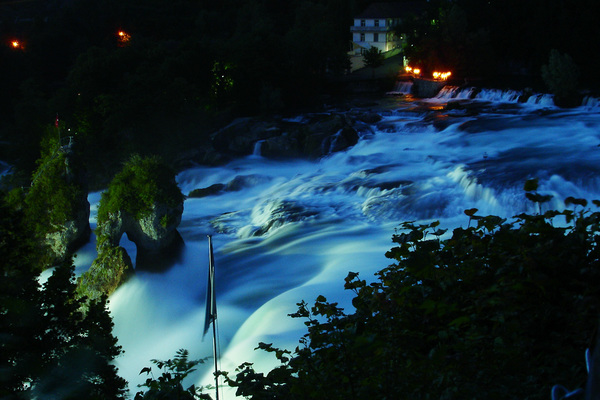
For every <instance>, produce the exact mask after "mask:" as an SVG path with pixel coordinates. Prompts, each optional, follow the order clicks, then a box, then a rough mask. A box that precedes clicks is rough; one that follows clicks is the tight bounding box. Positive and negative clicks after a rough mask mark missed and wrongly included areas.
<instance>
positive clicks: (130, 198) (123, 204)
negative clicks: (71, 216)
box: [98, 155, 183, 225]
mask: <svg viewBox="0 0 600 400" xmlns="http://www.w3.org/2000/svg"><path fill="white" fill-rule="evenodd" d="M174 177H175V173H174V171H173V170H172V169H171V168H169V166H167V165H166V164H165V163H163V162H162V161H161V160H160V158H158V157H156V156H153V157H145V158H144V157H141V156H139V155H133V156H132V157H131V158H130V159H129V161H127V162H126V163H125V164H124V166H123V169H122V170H121V172H119V173H118V174H117V175H116V176H115V177H114V178H113V180H112V181H111V183H110V185H109V186H108V188H107V190H106V191H105V192H104V193H102V198H101V200H100V204H99V205H98V224H99V225H100V224H101V223H103V222H105V221H107V220H108V219H109V218H110V217H109V214H114V213H117V212H119V211H121V212H126V213H128V214H130V215H132V216H133V217H134V218H136V219H140V218H142V217H143V216H146V215H148V214H149V213H150V212H151V211H152V209H153V207H154V205H155V204H165V205H167V206H171V207H177V206H178V205H180V204H181V203H182V202H183V194H182V193H181V190H180V189H179V187H178V186H177V183H176V182H175V178H174Z"/></svg>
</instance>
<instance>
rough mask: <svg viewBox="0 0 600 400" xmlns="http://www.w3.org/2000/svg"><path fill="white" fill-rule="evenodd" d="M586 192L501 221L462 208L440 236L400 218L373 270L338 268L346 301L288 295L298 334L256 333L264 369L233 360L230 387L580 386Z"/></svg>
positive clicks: (373, 391)
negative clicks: (369, 278)
mask: <svg viewBox="0 0 600 400" xmlns="http://www.w3.org/2000/svg"><path fill="white" fill-rule="evenodd" d="M535 186H536V185H535V184H533V186H530V187H529V188H528V190H529V193H528V194H529V195H530V196H528V197H530V198H531V197H535V201H538V202H539V201H541V203H540V205H541V204H542V203H543V202H545V201H546V199H545V198H543V196H542V195H539V194H538V193H537V192H536V189H537V188H536V187H535ZM536 195H538V196H541V197H539V198H538V197H536ZM586 204H587V202H585V201H584V200H581V199H573V198H569V199H568V201H567V205H570V206H575V207H576V208H578V209H579V211H573V210H564V211H561V212H559V211H548V212H545V213H543V214H541V213H540V214H537V215H527V214H522V215H518V216H516V217H515V218H514V220H513V221H512V222H508V221H507V220H505V219H502V218H499V217H496V216H486V217H480V216H477V215H476V212H477V210H476V209H472V210H467V211H466V212H465V213H466V214H467V215H468V216H469V221H470V223H469V225H471V223H473V225H474V226H469V227H467V228H457V229H455V230H454V231H453V232H452V234H451V236H450V237H449V238H448V239H444V240H442V239H441V238H440V237H441V236H442V235H444V233H445V230H441V229H440V228H439V226H438V225H439V224H438V223H437V222H434V223H430V224H424V225H417V224H414V223H411V222H407V223H404V224H402V227H401V229H400V230H399V231H398V233H397V234H395V235H394V236H393V242H394V243H395V244H396V246H395V247H393V248H392V249H391V250H390V251H389V252H388V253H387V254H386V256H387V257H388V258H390V259H392V260H394V261H395V263H394V264H392V265H390V266H389V267H387V268H384V269H383V270H381V271H379V272H378V273H377V276H378V279H377V281H375V282H373V283H367V282H366V281H365V280H361V279H359V276H358V273H350V274H349V275H348V277H347V278H346V282H345V288H346V289H348V290H351V291H353V292H354V295H355V297H354V299H353V301H352V303H353V305H354V307H355V310H354V312H353V313H349V314H347V313H344V312H343V310H341V309H340V308H339V307H338V306H337V304H336V303H331V302H328V301H327V300H326V299H325V298H324V297H323V296H320V297H319V298H317V300H316V302H315V304H314V306H312V307H309V306H308V305H307V304H306V303H304V302H302V303H300V304H299V309H298V312H297V313H295V314H293V315H292V317H300V318H304V319H306V322H305V324H306V326H307V327H308V333H307V334H306V335H305V336H304V337H303V338H302V340H301V341H300V342H301V346H300V347H298V348H296V350H295V351H294V352H291V351H288V350H281V349H276V348H273V347H272V346H271V345H270V344H264V343H261V344H260V345H259V348H260V349H262V350H266V351H268V352H272V353H274V355H275V356H276V357H277V359H278V360H279V361H280V362H281V365H280V366H279V367H277V368H274V369H273V370H271V371H270V372H268V373H267V374H266V375H265V374H263V373H259V372H256V371H255V370H254V369H253V367H252V365H251V364H249V363H245V364H243V365H241V366H240V367H239V368H238V370H237V374H236V376H235V377H230V376H227V377H228V380H229V383H230V385H232V386H234V387H237V393H238V394H239V395H243V396H247V397H248V398H251V399H255V400H257V399H281V398H285V399H296V398H297V399H321V398H327V399H348V398H382V399H392V398H410V399H467V398H468V399H490V398H493V399H508V398H514V399H546V398H548V396H549V393H550V389H551V387H552V386H553V385H554V384H556V383H561V384H564V385H565V386H566V387H572V388H576V387H582V386H583V385H584V382H585V379H586V369H585V363H584V361H583V354H584V352H585V350H586V348H588V347H590V343H591V341H592V340H593V338H594V332H595V330H596V328H597V325H598V315H599V312H600V292H599V291H600V289H599V288H600V265H599V263H600V254H599V253H598V251H599V248H600V247H599V244H600V243H599V238H598V231H599V229H600V213H598V212H591V211H589V210H586V209H584V208H583V207H585V205H586ZM598 204H600V203H598ZM225 375H228V374H227V373H225Z"/></svg>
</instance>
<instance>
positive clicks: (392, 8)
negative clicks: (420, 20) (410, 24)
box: [354, 1, 425, 19]
mask: <svg viewBox="0 0 600 400" xmlns="http://www.w3.org/2000/svg"><path fill="white" fill-rule="evenodd" d="M424 10H425V3H424V2H423V1H403V2H396V3H373V4H371V5H370V6H368V7H367V8H366V9H365V10H364V11H363V12H362V13H360V14H359V15H357V16H356V17H354V18H357V19H358V18H360V19H375V18H377V19H384V18H402V17H406V16H407V15H410V14H421V13H422V12H423V11H424Z"/></svg>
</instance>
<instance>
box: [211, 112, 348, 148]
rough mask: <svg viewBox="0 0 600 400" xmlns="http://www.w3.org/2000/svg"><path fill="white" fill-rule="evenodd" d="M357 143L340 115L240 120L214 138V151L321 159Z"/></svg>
mask: <svg viewBox="0 0 600 400" xmlns="http://www.w3.org/2000/svg"><path fill="white" fill-rule="evenodd" d="M357 142H358V133H357V132H356V130H355V129H354V128H353V127H352V125H351V124H350V122H349V121H348V119H347V118H346V116H345V115H344V114H341V113H321V114H309V115H306V116H304V117H302V118H301V119H283V118H275V117H274V118H240V119H237V120H235V121H234V122H232V123H231V124H229V125H228V126H226V127H225V128H223V129H221V130H219V131H217V132H215V133H214V134H213V135H212V144H213V147H214V149H215V150H216V151H217V152H219V153H220V154H222V155H223V156H225V157H229V158H234V157H238V156H242V155H250V154H258V155H261V156H263V157H268V158H294V157H305V158H319V157H322V156H325V155H327V154H330V153H332V152H336V151H341V150H344V149H346V148H348V147H350V146H353V145H355V144H356V143H357Z"/></svg>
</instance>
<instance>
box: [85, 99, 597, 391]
mask: <svg viewBox="0 0 600 400" xmlns="http://www.w3.org/2000/svg"><path fill="white" fill-rule="evenodd" d="M461 96H462V98H466V97H472V96H471V95H470V96H466V95H464V93H462V92H459V91H457V90H455V89H447V90H445V91H443V92H442V93H440V95H438V97H437V98H434V99H428V100H422V101H410V100H405V97H388V98H387V99H386V100H385V106H384V107H377V106H375V107H373V106H372V107H370V108H369V111H370V112H377V113H379V114H380V115H381V116H382V119H381V121H379V122H377V123H373V124H367V123H363V124H358V125H357V127H358V131H359V136H360V140H359V142H358V144H356V145H355V146H353V147H351V148H349V149H348V150H346V151H344V152H339V153H335V154H331V155H329V156H327V157H324V158H322V159H320V160H316V161H307V160H285V161H282V160H279V161H277V160H268V159H266V158H263V157H261V156H260V155H252V156H248V157H246V158H241V159H238V160H236V161H234V162H231V163H229V164H227V165H224V166H220V167H197V168H191V169H188V170H186V171H183V172H181V173H180V174H179V175H178V177H177V180H178V183H179V186H180V188H181V189H182V191H183V193H184V194H187V193H189V192H190V191H191V190H193V189H197V188H205V187H208V186H210V185H213V184H216V183H225V184H226V183H228V182H230V181H232V180H233V179H235V178H237V179H238V180H239V181H242V182H244V184H243V185H242V187H241V188H240V190H239V191H229V192H224V193H222V194H218V195H213V196H209V197H204V198H188V199H187V200H186V201H185V205H184V207H185V209H184V213H183V219H182V222H181V225H180V227H179V232H180V233H181V235H182V237H183V239H184V241H185V248H184V250H183V253H182V255H181V257H180V259H179V260H178V261H177V262H176V263H175V264H174V265H172V266H171V267H170V268H169V269H167V270H166V271H162V272H144V271H138V272H136V274H135V275H134V276H133V278H131V279H130V280H129V281H128V282H127V283H126V284H124V285H123V286H122V287H120V288H119V289H118V290H117V291H116V292H115V293H114V294H113V295H112V296H111V298H110V311H111V314H112V316H113V320H114V323H115V327H114V333H115V335H116V336H117V337H118V338H119V344H120V345H122V346H123V348H124V350H125V354H124V355H122V356H121V357H119V358H118V359H117V366H118V367H119V372H120V374H121V375H122V376H123V377H124V378H125V379H127V380H128V381H129V382H130V389H131V392H132V393H135V392H136V391H137V390H138V388H137V387H136V386H137V384H138V383H141V382H142V381H143V380H144V379H145V376H140V375H138V374H139V372H140V370H141V369H142V368H143V367H145V366H150V365H151V364H150V361H149V360H150V359H168V358H171V357H173V356H174V354H175V352H176V351H177V350H178V349H180V348H186V349H188V350H189V351H190V357H191V358H192V359H198V358H204V357H208V356H212V341H211V340H212V339H211V337H210V332H209V334H207V336H206V338H204V339H203V326H204V317H205V315H204V310H205V291H206V277H207V268H208V242H207V234H211V235H213V245H214V249H215V262H216V294H217V308H218V319H217V321H218V338H219V349H220V353H221V359H220V368H221V369H222V370H226V371H230V373H232V374H233V373H234V371H235V367H236V366H238V365H239V364H241V363H242V362H245V361H250V362H253V363H255V366H256V367H257V369H258V370H262V371H268V370H269V369H270V368H272V367H273V366H274V365H275V360H274V357H273V356H272V355H270V354H267V353H264V352H261V351H258V350H257V351H255V350H254V349H255V347H256V346H257V344H258V343H259V342H266V343H273V344H274V346H276V347H283V348H287V349H290V350H293V349H294V348H295V347H296V346H297V345H298V340H299V339H300V337H301V336H302V335H303V334H304V333H305V326H304V324H303V321H301V320H296V319H292V318H290V317H288V316H287V315H288V314H290V313H292V312H295V311H296V310H297V307H296V303H298V302H300V301H302V300H305V301H306V302H308V303H309V304H311V303H313V302H314V300H315V298H316V297H317V296H318V295H319V294H322V295H324V296H325V297H327V299H328V300H330V301H336V302H339V303H340V305H341V306H342V307H344V308H345V309H346V310H347V311H348V312H351V311H352V307H351V304H350V300H351V293H348V292H346V291H344V289H343V283H344V282H343V279H344V277H345V276H346V275H347V273H348V272H349V271H353V272H359V273H360V276H361V278H363V279H366V280H367V281H372V280H374V276H373V274H374V273H375V272H376V271H378V270H380V269H382V268H385V267H386V266H388V265H389V264H390V263H391V262H390V260H388V259H386V258H385V256H384V254H385V252H386V251H387V250H389V249H390V248H391V247H392V242H391V237H392V235H393V234H394V232H395V229H396V228H397V227H398V226H399V224H400V223H401V222H403V221H423V222H431V221H433V220H439V221H440V222H441V227H442V228H450V231H451V229H452V228H453V227H457V226H466V225H467V223H468V217H467V216H466V215H465V214H464V213H463V211H464V210H465V209H469V208H477V209H479V212H478V214H479V215H489V214H494V215H499V216H502V217H511V216H513V215H516V214H518V213H521V212H524V211H526V212H535V210H536V209H535V206H534V204H533V203H531V202H529V201H528V200H526V199H525V196H524V191H523V184H524V182H525V180H526V179H528V178H538V179H539V183H540V192H541V193H543V194H551V195H553V196H554V197H553V200H552V201H551V204H550V207H553V208H557V209H560V208H563V207H564V204H563V200H564V199H565V198H566V197H568V196H574V197H578V198H586V199H588V200H592V199H600V174H599V170H600V147H599V146H600V107H598V106H597V105H596V104H595V103H594V102H593V101H591V102H588V103H587V105H585V106H581V107H578V108H574V109H568V110H564V109H558V108H556V107H554V106H553V105H552V103H551V101H548V98H547V97H544V96H537V97H532V98H531V101H530V102H529V103H517V101H516V98H517V97H518V96H516V97H515V96H514V95H513V94H511V93H506V92H499V91H490V92H488V93H483V92H481V93H480V94H479V95H478V96H479V97H478V98H476V99H475V100H464V101H465V102H467V103H471V107H458V108H455V109H452V110H450V109H446V108H444V106H445V105H446V103H447V102H448V101H449V100H450V98H454V99H456V98H461ZM332 111H339V110H332ZM356 111H358V110H348V111H347V112H349V113H352V112H356ZM301 119H302V116H298V117H297V120H301ZM257 149H259V146H257ZM99 197H100V195H99V193H93V194H91V195H90V203H91V205H92V216H91V224H92V228H94V227H95V209H96V207H97V203H98V200H99ZM122 245H123V246H124V247H126V248H127V250H128V252H129V254H130V255H131V256H132V259H135V246H134V245H133V244H131V243H130V242H128V241H127V240H126V239H123V242H122ZM94 257H95V251H94V244H93V243H90V244H88V245H87V246H85V247H84V248H83V249H81V250H80V251H79V254H78V257H77V259H76V265H77V272H78V273H80V272H82V271H84V270H85V269H86V268H87V267H89V265H90V264H91V262H92V260H93V258H94ZM212 365H213V364H212V360H208V361H207V363H206V364H203V365H201V366H200V368H199V369H198V371H197V372H196V373H195V374H194V375H193V376H192V378H191V380H190V382H189V384H191V383H196V384H210V383H213V379H212V375H211V374H212ZM155 376H156V373H155ZM209 393H211V392H209ZM221 396H222V397H225V398H233V393H232V392H231V391H229V390H225V391H224V393H222V394H221ZM213 397H214V393H213Z"/></svg>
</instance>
